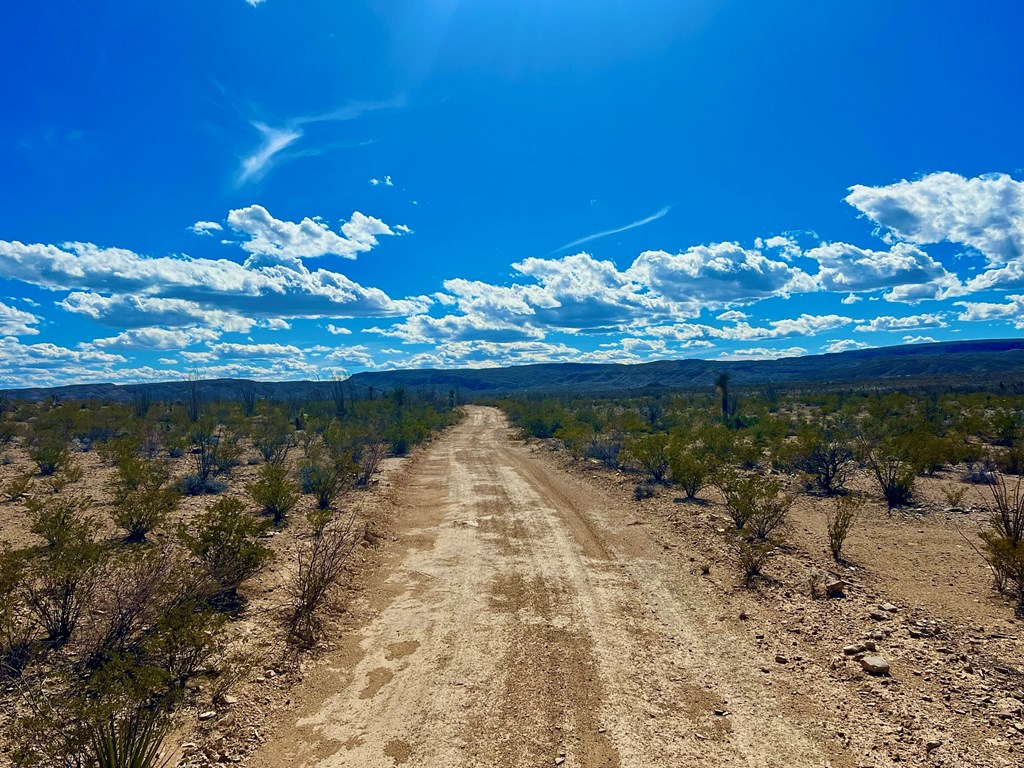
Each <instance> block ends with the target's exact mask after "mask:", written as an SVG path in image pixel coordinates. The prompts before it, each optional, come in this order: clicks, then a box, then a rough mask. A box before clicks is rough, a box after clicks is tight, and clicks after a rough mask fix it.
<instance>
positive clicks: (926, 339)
mask: <svg viewBox="0 0 1024 768" xmlns="http://www.w3.org/2000/svg"><path fill="white" fill-rule="evenodd" d="M903 343H904V344H936V343H938V340H937V339H933V338H932V337H931V336H904V337H903Z"/></svg>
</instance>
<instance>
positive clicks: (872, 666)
mask: <svg viewBox="0 0 1024 768" xmlns="http://www.w3.org/2000/svg"><path fill="white" fill-rule="evenodd" d="M860 665H861V667H863V669H864V671H865V672H867V673H868V674H869V675H888V674H889V662H888V661H886V660H885V659H883V658H882V657H881V656H865V657H864V658H862V659H861V660H860Z"/></svg>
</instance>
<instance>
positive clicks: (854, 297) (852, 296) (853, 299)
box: [841, 293, 863, 304]
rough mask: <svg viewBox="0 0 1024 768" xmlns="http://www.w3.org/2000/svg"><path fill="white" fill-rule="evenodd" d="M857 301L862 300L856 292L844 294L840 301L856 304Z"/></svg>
mask: <svg viewBox="0 0 1024 768" xmlns="http://www.w3.org/2000/svg"><path fill="white" fill-rule="evenodd" d="M858 301H863V299H862V298H861V297H860V296H858V295H857V294H856V293H848V294H846V296H844V297H843V299H842V302H841V303H842V304H856V303H857V302H858Z"/></svg>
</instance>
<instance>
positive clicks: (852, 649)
mask: <svg viewBox="0 0 1024 768" xmlns="http://www.w3.org/2000/svg"><path fill="white" fill-rule="evenodd" d="M863 650H864V646H863V645H861V644H860V643H854V644H853V645H844V646H843V653H845V654H846V655H847V656H856V655H857V654H858V653H861V652H862V651H863Z"/></svg>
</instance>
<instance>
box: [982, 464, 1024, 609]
mask: <svg viewBox="0 0 1024 768" xmlns="http://www.w3.org/2000/svg"><path fill="white" fill-rule="evenodd" d="M1022 482H1024V481H1022V479H1021V478H1017V481H1016V483H1014V485H1013V487H1012V488H1011V487H1010V485H1008V484H1007V482H1006V479H1005V478H1003V477H1001V476H1000V477H996V478H995V480H994V481H993V482H992V483H991V485H990V486H989V489H990V491H991V494H992V502H993V506H994V509H993V510H992V512H991V514H990V516H989V520H988V530H986V531H982V533H981V534H980V535H981V540H982V544H983V551H984V553H985V557H986V559H987V560H988V563H989V565H990V566H991V567H992V573H993V576H994V578H995V582H996V586H997V588H999V589H1000V591H1002V590H1004V589H1005V588H1006V586H1007V585H1008V584H1012V585H1013V586H1014V588H1015V589H1016V590H1017V593H1018V596H1019V597H1020V598H1021V600H1022V602H1024V490H1022V488H1021V485H1022Z"/></svg>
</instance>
